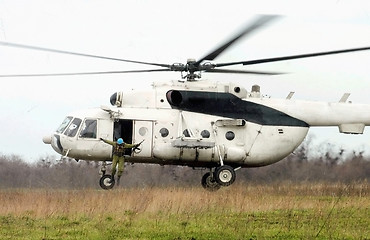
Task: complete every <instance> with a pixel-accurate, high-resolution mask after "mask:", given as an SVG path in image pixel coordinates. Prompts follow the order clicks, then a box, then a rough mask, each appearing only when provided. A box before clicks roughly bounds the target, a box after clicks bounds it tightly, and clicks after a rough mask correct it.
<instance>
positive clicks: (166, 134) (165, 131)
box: [159, 128, 170, 138]
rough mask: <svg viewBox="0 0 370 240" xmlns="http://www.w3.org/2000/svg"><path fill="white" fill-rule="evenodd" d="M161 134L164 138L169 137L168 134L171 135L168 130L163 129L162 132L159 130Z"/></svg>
mask: <svg viewBox="0 0 370 240" xmlns="http://www.w3.org/2000/svg"><path fill="white" fill-rule="evenodd" d="M159 133H160V134H161V136H162V137H164V138H165V137H167V136H168V134H170V132H169V131H168V129H167V128H161V130H159Z"/></svg>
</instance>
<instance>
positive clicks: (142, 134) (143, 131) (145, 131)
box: [139, 127, 148, 136]
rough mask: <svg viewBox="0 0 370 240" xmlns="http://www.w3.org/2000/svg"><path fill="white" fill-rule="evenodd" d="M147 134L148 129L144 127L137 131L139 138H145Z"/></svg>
mask: <svg viewBox="0 0 370 240" xmlns="http://www.w3.org/2000/svg"><path fill="white" fill-rule="evenodd" d="M147 132H148V129H147V128H146V127H141V128H140V129H139V134H140V136H145V135H146V133H147Z"/></svg>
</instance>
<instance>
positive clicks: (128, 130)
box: [113, 119, 133, 156]
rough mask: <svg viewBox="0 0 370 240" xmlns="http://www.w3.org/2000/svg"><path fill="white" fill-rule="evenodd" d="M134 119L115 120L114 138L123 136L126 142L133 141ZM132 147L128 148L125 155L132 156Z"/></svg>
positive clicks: (115, 139)
mask: <svg viewBox="0 0 370 240" xmlns="http://www.w3.org/2000/svg"><path fill="white" fill-rule="evenodd" d="M132 128H133V120H127V119H119V120H118V121H115V122H114V130H113V140H114V141H117V139H118V138H122V139H123V141H124V142H126V143H130V144H131V143H132ZM131 153H132V149H131V148H130V149H126V152H125V155H130V156H131Z"/></svg>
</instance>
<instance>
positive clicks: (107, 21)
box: [0, 0, 370, 161]
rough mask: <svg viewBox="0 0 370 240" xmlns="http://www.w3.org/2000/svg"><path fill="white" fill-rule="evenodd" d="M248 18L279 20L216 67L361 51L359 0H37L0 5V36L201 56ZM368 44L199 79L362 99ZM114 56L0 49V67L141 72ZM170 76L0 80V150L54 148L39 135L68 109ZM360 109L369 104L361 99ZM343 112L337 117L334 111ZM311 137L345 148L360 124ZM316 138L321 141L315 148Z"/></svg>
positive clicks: (365, 8) (366, 22)
mask: <svg viewBox="0 0 370 240" xmlns="http://www.w3.org/2000/svg"><path fill="white" fill-rule="evenodd" d="M257 14H277V15H281V16H284V17H281V18H279V19H278V20H276V21H273V22H271V23H270V24H269V25H268V26H266V27H264V28H261V29H259V30H258V31H256V32H255V34H253V35H251V36H247V37H245V38H242V39H240V41H238V42H237V43H236V44H235V45H233V46H232V47H231V48H230V49H228V50H227V51H225V52H224V53H223V54H222V55H220V56H219V57H218V58H217V59H216V62H226V61H239V60H253V59H259V58H266V57H277V56H284V55H293V54H300V53H310V52H316V51H328V50H337V49H342V48H354V47H365V46H370V2H369V1H353V0H350V1H339V0H333V1H306V4H305V3H302V2H301V1H299V3H298V1H246V0H241V1H214V0H212V1H197V0H188V1H173V0H168V1H159V0H157V1H145V0H140V1H97V0H92V1H83V0H73V1H72V0H71V1H58V0H54V1H47V0H43V1H42V0H33V1H29V0H28V1H26V0H24V1H22V0H17V1H14V0H0V41H6V42H12V43H20V44H26V45H34V46H40V47H45V48H54V49H60V50H66V51H73V52H80V53H87V54H94V55H103V56H109V57H116V58H124V59H133V60H139V61H147V62H158V63H175V62H183V63H185V62H186V59H187V58H201V57H203V56H204V55H206V54H207V53H208V52H210V51H211V50H213V49H214V48H215V47H217V46H218V45H219V44H221V43H222V42H224V41H225V40H227V39H228V38H229V37H231V36H232V35H233V34H235V33H237V32H238V30H239V29H240V28H242V27H243V26H245V25H246V24H248V23H250V22H251V21H252V20H253V19H254V18H255V17H256V15H257ZM369 63H370V51H365V52H360V53H350V54H341V55H334V56H327V57H319V58H311V59H304V60H294V61H286V62H280V63H269V64H262V65H258V66H249V67H248V68H247V67H243V66H237V67H234V68H236V69H248V70H265V71H280V72H287V73H289V74H284V75H279V76H273V77H266V76H264V77H262V76H254V75H236V74H231V75H230V74H229V75H227V74H226V75H225V74H211V73H209V74H203V79H211V80H215V81H233V82H238V83H241V84H242V85H243V86H245V87H246V88H247V89H250V88H251V86H252V85H254V84H259V85H261V89H262V92H263V93H264V94H266V95H269V96H271V97H278V98H285V97H286V96H287V95H288V93H289V92H290V91H295V92H296V93H295V95H294V98H296V99H305V100H315V101H316V100H317V101H329V102H337V101H339V99H340V98H341V96H342V95H343V93H345V92H350V93H352V95H351V97H350V100H351V101H352V102H354V103H367V104H370V94H369V93H368V91H369V89H370V67H369ZM145 68H147V67H146V66H140V65H139V66H137V65H133V64H128V63H122V62H118V61H108V60H99V59H91V58H86V57H78V56H69V55H62V54H55V53H46V52H39V51H33V50H26V49H16V48H10V47H4V46H0V74H22V73H58V72H88V71H110V70H116V71H119V70H130V69H145ZM179 78H180V74H179V73H151V74H125V75H120V74H118V75H99V76H78V77H77V76H73V77H72V76H64V77H32V78H24V77H19V78H1V79H0V81H1V95H0V110H1V114H0V133H1V137H0V153H2V154H17V155H21V156H23V157H24V158H25V159H26V160H28V161H36V160H37V159H38V158H40V157H43V156H46V155H49V154H55V153H54V152H53V150H52V149H51V147H50V145H45V144H44V143H43V142H42V137H43V136H44V135H50V134H51V133H52V132H53V131H54V130H55V129H56V128H57V126H58V125H59V124H60V123H61V121H62V120H63V119H64V117H65V116H66V115H67V114H68V113H69V112H71V111H74V110H78V109H84V108H91V107H99V106H100V105H108V104H109V97H110V95H111V94H112V93H114V92H116V91H124V90H127V89H133V88H134V89H142V88H147V89H149V88H150V85H151V83H152V82H153V81H166V80H173V79H179ZM369 107H370V106H369ZM343 114H346V113H343ZM310 133H311V134H313V135H314V136H315V143H316V144H317V145H321V146H324V145H325V144H326V145H327V144H329V143H330V144H335V145H336V146H339V147H344V148H346V149H347V151H352V150H359V149H363V148H365V147H366V146H367V145H368V143H369V141H370V131H369V129H366V130H365V134H364V135H361V136H348V135H341V134H339V132H338V129H337V128H320V129H311V130H310ZM326 145H325V146H326Z"/></svg>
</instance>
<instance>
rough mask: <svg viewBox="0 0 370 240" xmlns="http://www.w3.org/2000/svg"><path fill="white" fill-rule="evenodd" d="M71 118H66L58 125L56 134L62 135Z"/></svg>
mask: <svg viewBox="0 0 370 240" xmlns="http://www.w3.org/2000/svg"><path fill="white" fill-rule="evenodd" d="M72 118H73V117H66V118H65V119H64V120H63V122H62V124H60V126H59V127H58V129H57V133H62V132H64V130H65V129H66V128H67V127H68V125H69V123H70V122H71V121H72Z"/></svg>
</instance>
